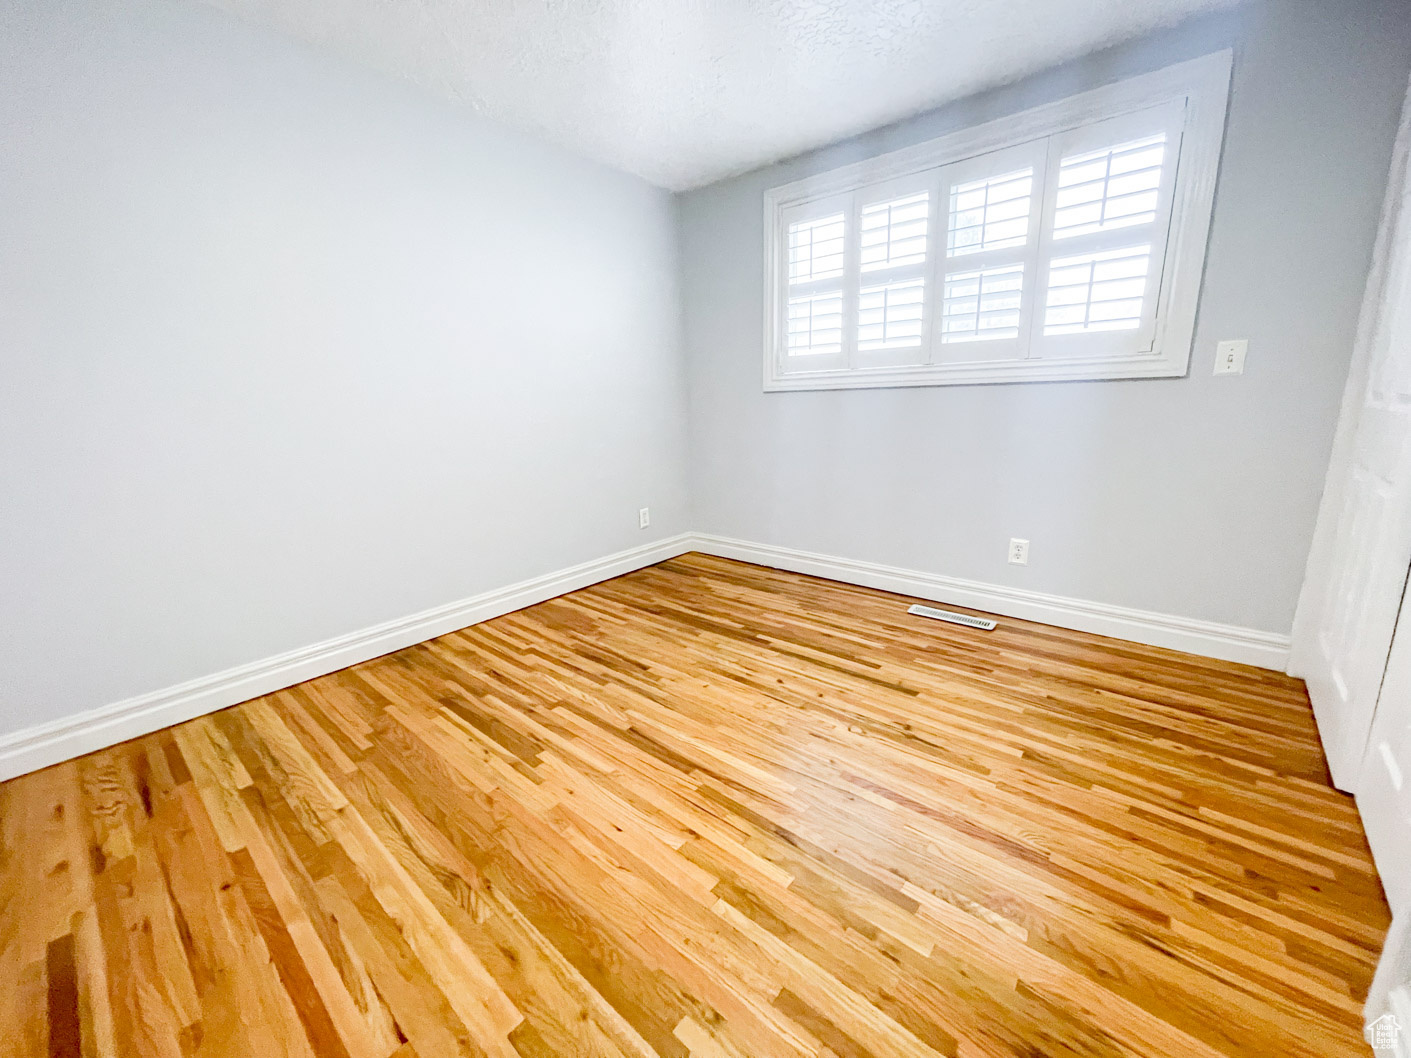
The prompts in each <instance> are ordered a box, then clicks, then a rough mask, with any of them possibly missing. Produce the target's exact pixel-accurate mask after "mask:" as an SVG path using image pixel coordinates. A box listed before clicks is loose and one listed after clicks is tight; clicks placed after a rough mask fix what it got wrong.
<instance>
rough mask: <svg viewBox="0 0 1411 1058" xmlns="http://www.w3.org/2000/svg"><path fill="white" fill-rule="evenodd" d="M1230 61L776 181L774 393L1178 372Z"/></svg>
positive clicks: (768, 341)
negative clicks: (805, 176)
mask: <svg viewBox="0 0 1411 1058" xmlns="http://www.w3.org/2000/svg"><path fill="white" fill-rule="evenodd" d="M1229 80H1230V53H1229V52H1222V53H1220V54H1217V55H1211V56H1206V57H1205V58H1202V59H1196V60H1193V61H1191V62H1186V63H1182V64H1180V65H1178V66H1173V67H1170V68H1168V69H1165V70H1160V71H1157V72H1156V73H1152V74H1146V75H1143V76H1141V77H1137V78H1134V79H1132V80H1129V81H1124V82H1120V83H1118V84H1114V85H1109V86H1107V87H1105V88H1099V89H1096V90H1094V91H1091V92H1087V93H1084V94H1082V95H1079V96H1074V97H1072V98H1070V99H1065V100H1062V101H1060V102H1057V103H1053V104H1050V105H1048V106H1044V107H1040V108H1037V109H1035V110H1031V111H1026V112H1025V113H1022V114H1018V115H1015V116H1014V117H1012V118H1007V119H1004V120H1002V121H997V122H992V123H990V124H988V125H984V126H981V127H979V128H975V129H969V130H966V131H963V132H959V133H954V134H952V135H949V136H945V137H943V138H941V139H939V140H933V141H931V142H930V143H924V144H920V145H919V146H916V147H911V148H907V149H905V150H902V151H898V152H895V153H894V154H889V155H885V156H883V157H880V158H874V159H872V160H870V161H866V162H860V163H858V164H856V165H850V166H847V167H846V168H843V169H839V170H836V171H834V172H831V173H825V174H822V175H820V176H816V177H811V178H809V179H807V180H803V181H800V182H798V183H795V184H790V185H788V186H786V187H779V188H774V189H773V190H771V191H769V192H767V193H766V195H765V231H766V233H767V239H766V247H765V250H766V284H767V290H766V294H767V297H766V306H767V320H766V329H765V372H764V384H765V388H766V389H846V388H858V387H873V386H913V385H944V384H948V383H972V382H1017V381H1030V380H1034V381H1037V380H1063V379H1106V378H1156V377H1172V376H1179V375H1184V374H1185V372H1186V367H1187V364H1188V362H1189V358H1190V344H1191V337H1192V333H1193V331H1194V324H1195V311H1196V299H1197V295H1198V292H1199V288H1200V278H1201V270H1202V267H1203V263H1204V258H1205V243H1206V235H1207V232H1208V230H1209V226H1210V211H1211V203H1212V200H1213V197H1214V188H1215V170H1216V166H1217V164H1218V159H1219V154H1220V144H1221V139H1222V136H1223V130H1224V123H1225V102H1226V98H1227V96H1228V93H1229Z"/></svg>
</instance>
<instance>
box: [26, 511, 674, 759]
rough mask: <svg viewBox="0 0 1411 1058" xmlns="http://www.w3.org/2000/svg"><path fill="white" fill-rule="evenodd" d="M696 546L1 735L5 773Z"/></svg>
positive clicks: (615, 560)
mask: <svg viewBox="0 0 1411 1058" xmlns="http://www.w3.org/2000/svg"><path fill="white" fill-rule="evenodd" d="M691 547H692V544H691V537H690V536H689V535H687V534H684V533H683V534H681V535H678V536H673V537H670V538H668V539H666V540H660V541H657V542H656V543H653V544H647V545H645V546H643V547H636V548H632V549H631V550H629V551H619V552H618V553H617V554H614V555H608V556H607V557H605V558H600V559H595V560H593V561H591V562H584V563H582V564H581V565H577V566H570V567H569V568H568V569H562V570H559V571H558V572H556V573H549V574H546V575H544V576H542V577H534V578H532V579H530V580H524V581H520V582H519V583H518V584H511V585H509V586H508V587H505V588H500V589H497V590H495V591H488V592H483V593H482V594H480V595H473V596H471V597H470V598H468V599H462V600H460V601H459V602H453V603H447V604H446V605H444V606H437V607H434V608H433V609H430V610H423V611H422V612H421V613H416V614H412V615H411V616H409V617H402V618H398V619H397V620H393V621H388V622H386V623H384V624H380V625H374V626H373V627H372V628H365V629H363V630H361V631H358V632H350V633H348V634H347V635H342V636H337V637H336V638H333V639H327V640H324V641H323V642H322V643H315V644H313V645H312V646H308V647H303V648H301V649H299V650H291V651H289V652H287V653H284V654H277V655H275V656H274V657H271V658H265V659H264V660H262V661H254V662H251V663H249V664H248V665H239V666H236V667H235V668H232V669H226V670H225V671H224V672H217V673H215V674H214V675H211V676H203V677H201V678H199V679H195V680H190V681H189V682H187V683H180V684H177V685H176V686H174V687H167V688H165V689H163V690H160V691H153V692H151V693H150V694H143V695H138V696H137V697H135V698H127V699H124V700H123V701H120V702H114V703H112V704H111V705H106V706H102V707H101V708H98V709H91V710H89V711H87V712H84V713H78V714H77V715H74V716H66V717H63V718H62V719H59V720H55V721H53V722H52V723H48V724H40V725H38V726H36V727H30V728H26V729H25V730H23V731H17V732H15V733H13V734H10V735H3V736H0V780H4V779H12V778H14V777H15V776H16V775H23V774H25V773H26V772H31V771H36V770H38V769H39V768H45V767H48V766H49V765H51V764H58V763H59V762H60V761H65V760H71V759H72V758H74V757H79V756H82V755H83V754H85V753H92V752H93V751H94V750H99V749H103V748H104V747H106V746H112V745H116V744H117V743H119V742H125V741H127V740H128V739H130V738H136V737H137V736H139V735H145V734H148V733H149V732H152V731H158V730H160V729H161V728H164V727H168V726H170V725H172V724H179V723H182V722H183V721H186V720H191V719H193V718H195V717H198V716H202V715H204V714H205V713H211V712H214V711H215V710H217V709H224V708H226V707H227V706H231V705H237V704H239V703H240V702H245V701H249V700H250V699H251V698H258V697H259V696H260V695H262V694H269V693H271V692H272V691H277V690H280V689H281V688H283V687H290V686H292V685H294V684H296V683H302V682H303V681H304V680H311V679H313V678H314V677H315V676H324V675H327V674H328V673H330V672H336V671H337V670H339V669H345V668H347V667H348V666H349V665H356V664H358V663H359V662H362V661H369V660H371V659H372V658H375V657H380V656H381V655H383V654H389V653H391V652H392V651H394V650H401V649H403V648H404V647H409V646H412V645H414V644H416V643H422V642H425V641H426V640H428V639H435V638H436V637H437V636H443V635H445V634H446V633H447V632H454V631H455V630H456V629H458V628H465V627H466V626H467V625H473V624H478V623H479V622H481V621H488V620H489V619H490V618H492V617H500V616H502V615H504V614H507V613H512V612H514V611H515V610H522V609H524V607H526V606H533V605H534V604H535V603H540V602H544V601H545V600H547V599H552V598H554V597H555V596H558V595H563V594H564V593H566V592H570V591H577V590H578V589H579V588H586V587H587V586H588V585H590V584H597V583H598V582H599V581H604V580H609V579H611V578H613V577H618V576H621V575H622V574H624V573H631V572H632V571H633V570H635V569H641V568H642V567H644V566H651V565H654V564H655V563H657V562H663V561H665V560H666V559H668V558H674V557H675V556H677V555H682V554H685V553H686V552H687V551H689V550H691Z"/></svg>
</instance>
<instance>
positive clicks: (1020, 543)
mask: <svg viewBox="0 0 1411 1058" xmlns="http://www.w3.org/2000/svg"><path fill="white" fill-rule="evenodd" d="M1009 564H1010V565H1011V566H1027V565H1028V564H1029V541H1027V540H1020V539H1019V538H1018V537H1017V536H1016V537H1013V538H1012V539H1011V540H1010V541H1009Z"/></svg>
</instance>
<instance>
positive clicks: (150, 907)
mask: <svg viewBox="0 0 1411 1058" xmlns="http://www.w3.org/2000/svg"><path fill="white" fill-rule="evenodd" d="M911 601H912V600H909V599H906V598H903V597H900V596H895V595H890V594H888V593H885V592H878V591H872V590H870V589H866V588H858V587H855V586H851V585H843V584H836V583H831V582H827V581H822V580H817V579H814V578H810V577H804V576H799V575H795V574H789V573H781V572H777V571H773V570H768V569H763V568H760V567H756V566H750V565H747V564H743V563H738V562H731V561H728V560H724V559H717V558H709V557H705V556H701V555H687V556H683V557H681V558H678V559H673V560H671V561H668V562H664V563H662V564H660V565H658V566H654V567H651V568H649V569H644V570H640V571H638V572H635V573H632V574H628V575H627V576H624V577H619V578H616V579H615V580H611V581H607V582H604V583H602V584H599V585H596V586H594V587H591V588H587V589H584V590H582V591H578V592H574V593H572V594H571V595H567V596H563V597H561V598H558V599H554V600H551V601H550V602H547V603H543V604H540V605H538V606H534V607H530V608H528V609H526V610H521V611H519V612H517V613H513V614H509V615H507V616H505V617H501V618H497V619H496V620H493V621H489V622H486V623H484V624H481V625H476V626H473V627H471V628H467V629H463V630H461V631H459V632H454V633H452V634H450V635H447V636H443V637H441V638H440V639H437V640H433V641H432V642H430V643H425V644H420V645H418V646H415V647H411V648H409V649H407V650H403V651H399V652H398V653H396V654H392V655H388V656H386V657H382V658H378V659H375V660H373V661H369V662H367V663H365V664H362V665H358V666H355V667H354V668H351V669H347V670H344V671H342V672H338V673H334V674H332V675H329V676H325V677H322V678H321V679H317V680H313V681H310V682H309V683H306V684H302V685H300V686H298V687H294V688H289V689H287V690H284V691H280V692H278V693H276V694H273V695H269V696H267V697H265V698H261V699H257V700H255V701H252V702H248V703H246V704H244V705H241V706H237V707H235V708H234V709H230V710H226V711H223V712H221V713H218V714H215V715H212V716H208V717H202V718H200V719H198V720H194V721H192V722H190V723H188V724H183V725H180V726H178V727H175V728H172V729H169V730H167V731H162V732H157V733H155V734H153V735H149V736H147V737H145V738H142V739H137V740H135V741H133V742H131V743H127V744H125V745H122V746H117V747H113V748H112V749H108V750H104V751H101V752H99V753H96V754H92V755H90V756H89V757H87V758H84V759H82V760H80V761H77V762H69V763H67V764H63V765H59V766H56V767H55V768H51V769H48V770H46V771H44V772H39V773H36V774H33V775H28V776H24V777H22V778H19V779H15V780H12V781H11V782H8V783H5V784H3V785H0V1016H3V1017H4V1018H5V1022H6V1027H5V1031H4V1032H3V1033H0V1041H3V1045H0V1055H4V1056H10V1055H14V1056H16V1058H45V1056H48V1058H116V1056H119V1055H121V1056H128V1055H134V1056H148V1055H152V1056H163V1058H166V1056H170V1058H222V1056H227V1055H228V1056H232V1058H234V1056H237V1055H238V1056H244V1055H249V1054H259V1055H261V1056H262V1058H264V1056H269V1058H282V1056H285V1055H289V1056H297V1058H313V1056H314V1055H320V1056H322V1055H330V1056H334V1055H345V1056H348V1058H388V1056H391V1058H416V1056H421V1058H482V1056H486V1055H498V1056H501V1058H541V1056H542V1058H547V1056H550V1055H568V1054H572V1055H583V1056H585V1058H586V1056H596V1058H617V1056H624V1055H630V1056H633V1058H646V1056H647V1055H652V1054H657V1055H669V1056H677V1058H692V1056H699V1058H705V1056H711V1058H744V1056H749V1058H768V1056H774V1055H778V1056H780V1058H823V1056H829V1055H831V1056H837V1058H842V1056H855V1058H868V1056H877V1058H881V1056H883V1055H886V1056H893V1055H913V1056H917V1058H933V1056H936V1055H944V1056H947V1058H961V1056H965V1058H1019V1056H1029V1058H1032V1056H1034V1055H1044V1056H1046V1058H1047V1056H1055V1058H1056V1056H1060V1055H1087V1056H1093V1058H1123V1056H1128V1058H1130V1056H1141V1058H1171V1056H1173V1055H1177V1054H1179V1055H1181V1056H1182V1058H1187V1056H1196V1058H1221V1056H1224V1058H1245V1056H1248V1058H1255V1056H1259V1058H1263V1056H1266V1055H1269V1054H1280V1055H1292V1056H1300V1058H1330V1056H1334V1055H1337V1056H1341V1055H1348V1054H1359V1053H1361V1054H1365V1053H1367V1052H1366V1050H1365V1047H1364V1044H1363V1043H1362V1042H1361V1034H1360V1031H1359V1029H1360V1026H1359V1011H1360V1006H1361V1002H1362V1000H1363V997H1364V996H1365V993H1366V989H1367V987H1368V985H1369V983H1370V979H1371V974H1372V968H1373V965H1374V962H1375V957H1376V952H1377V949H1378V946H1379V944H1380V941H1381V939H1382V936H1383V935H1384V933H1385V930H1386V928H1387V924H1388V912H1387V908H1386V906H1385V904H1384V902H1383V898H1382V895H1381V890H1380V888H1379V886H1378V883H1377V879H1376V874H1375V871H1374V869H1373V866H1372V862H1371V858H1370V855H1369V853H1368V850H1367V847H1366V843H1365V840H1364V839H1363V835H1362V830H1361V826H1360V822H1359V820H1358V817H1357V814H1356V810H1355V807H1354V805H1353V804H1352V802H1351V800H1350V799H1349V798H1347V797H1345V796H1343V795H1342V794H1339V793H1338V792H1337V791H1335V790H1333V789H1332V788H1331V787H1330V785H1329V783H1328V777H1327V771H1326V766H1325V763H1324V760H1323V757H1322V752H1321V749H1320V747H1319V744H1318V741H1317V734H1316V731H1315V729H1314V725H1313V722H1312V716H1311V713H1310V710H1309V706H1308V700H1307V696H1306V694H1305V692H1304V689H1303V687H1302V685H1301V684H1300V683H1299V682H1298V681H1296V680H1292V679H1289V678H1287V677H1284V676H1281V675H1279V674H1277V673H1271V672H1267V671H1262V670H1257V669H1252V668H1248V667H1244V666H1240V665H1234V664H1229V663H1225V662H1219V661H1212V660H1209V659H1205V658H1196V657H1191V656H1188V655H1182V654H1178V653H1174V652H1171V651H1166V650H1161V649H1158V648H1155V647H1146V646H1140V645H1137V644H1132V643H1124V642H1120V641H1117V640H1111V639H1103V638H1100V637H1096V636H1089V635H1084V634H1082V633H1077V632H1071V631H1066V630H1063V629H1057V628H1051V627H1047V626H1044V625H1037V624H1030V623H1026V622H1022V621H1015V620H1009V619H1001V620H1000V624H999V627H998V628H997V629H996V630H995V631H993V632H988V633H987V632H978V631H975V630H971V629H966V628H962V627H959V626H951V625H944V624H938V623H936V622H931V621H925V620H923V619H918V618H914V617H910V616H908V615H907V614H906V613H905V609H906V606H907V605H908V604H909V603H910V602H911Z"/></svg>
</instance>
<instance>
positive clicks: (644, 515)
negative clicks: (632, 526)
mask: <svg viewBox="0 0 1411 1058" xmlns="http://www.w3.org/2000/svg"><path fill="white" fill-rule="evenodd" d="M651 524H652V509H651V508H650V507H643V508H641V509H640V510H639V511H638V512H637V528H638V529H645V528H646V527H647V526H649V525H651Z"/></svg>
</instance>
